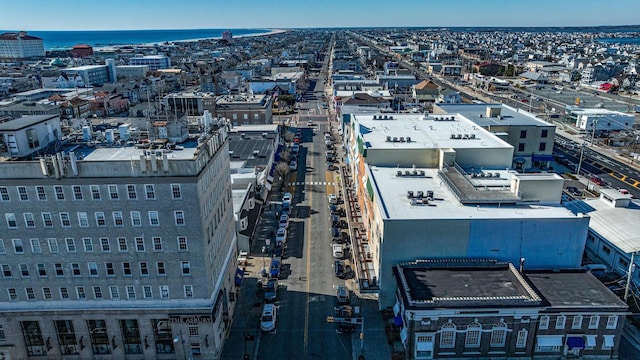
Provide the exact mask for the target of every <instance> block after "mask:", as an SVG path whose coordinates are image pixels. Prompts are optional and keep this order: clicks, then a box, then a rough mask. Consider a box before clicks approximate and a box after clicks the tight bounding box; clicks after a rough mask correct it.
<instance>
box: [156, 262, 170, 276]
mask: <svg viewBox="0 0 640 360" xmlns="http://www.w3.org/2000/svg"><path fill="white" fill-rule="evenodd" d="M156 267H157V268H158V276H164V275H166V274H167V270H166V268H165V267H164V262H163V261H158V262H157V263H156Z"/></svg>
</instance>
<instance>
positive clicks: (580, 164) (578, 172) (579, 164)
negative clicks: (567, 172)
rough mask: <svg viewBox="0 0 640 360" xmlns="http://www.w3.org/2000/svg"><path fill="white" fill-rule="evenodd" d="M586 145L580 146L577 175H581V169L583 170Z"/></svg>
mask: <svg viewBox="0 0 640 360" xmlns="http://www.w3.org/2000/svg"><path fill="white" fill-rule="evenodd" d="M584 147H585V146H584V143H582V145H580V161H578V168H577V169H576V175H580V168H582V160H583V159H584Z"/></svg>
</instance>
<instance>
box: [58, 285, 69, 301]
mask: <svg viewBox="0 0 640 360" xmlns="http://www.w3.org/2000/svg"><path fill="white" fill-rule="evenodd" d="M60 298H61V299H68V298H69V289H67V288H66V287H65V286H63V287H61V288H60Z"/></svg>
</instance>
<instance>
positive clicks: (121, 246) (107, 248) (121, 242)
mask: <svg viewBox="0 0 640 360" xmlns="http://www.w3.org/2000/svg"><path fill="white" fill-rule="evenodd" d="M42 241H43V242H44V241H46V243H45V245H46V246H47V247H48V249H49V252H50V253H52V254H57V253H59V252H60V246H59V244H58V239H56V238H48V239H46V240H42ZM29 244H30V245H31V252H32V253H34V254H41V253H42V247H43V244H42V242H41V240H40V239H29ZM11 245H12V247H13V253H14V254H24V253H25V245H24V243H23V241H22V239H11ZM96 245H97V246H98V248H99V249H100V251H102V252H111V249H112V244H111V240H110V239H109V238H106V237H102V238H99V239H98V244H95V243H94V241H93V239H92V238H88V237H86V238H82V248H83V249H84V251H85V252H88V253H90V252H94V251H96V250H95V249H96ZM115 245H116V247H115V248H116V249H117V251H119V252H128V251H129V248H130V245H132V244H130V243H129V242H128V241H127V238H126V237H118V238H116V244H115ZM133 245H134V247H133V248H134V249H135V250H136V251H137V252H144V251H147V242H146V241H145V238H144V237H143V236H137V237H135V238H134V241H133ZM177 245H178V251H188V250H189V245H188V243H187V237H186V236H178V237H177ZM64 246H65V248H66V250H67V253H77V252H78V246H77V244H76V240H75V239H74V238H65V239H64ZM164 248H165V246H164V243H163V241H162V238H161V237H160V236H154V237H152V238H151V250H153V251H164V250H165V249H164ZM6 253H7V249H6V247H5V243H4V240H3V239H0V254H6Z"/></svg>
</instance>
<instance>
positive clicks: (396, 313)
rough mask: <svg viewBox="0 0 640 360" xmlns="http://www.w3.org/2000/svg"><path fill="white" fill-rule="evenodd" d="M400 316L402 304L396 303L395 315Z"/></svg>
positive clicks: (394, 307) (394, 306)
mask: <svg viewBox="0 0 640 360" xmlns="http://www.w3.org/2000/svg"><path fill="white" fill-rule="evenodd" d="M398 314H400V303H399V302H396V303H395V304H394V305H393V315H398Z"/></svg>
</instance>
